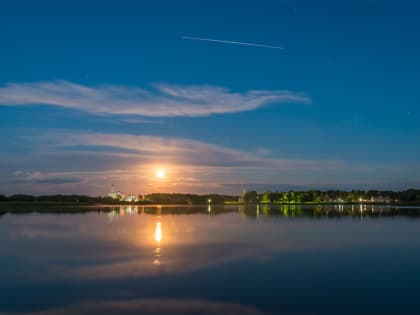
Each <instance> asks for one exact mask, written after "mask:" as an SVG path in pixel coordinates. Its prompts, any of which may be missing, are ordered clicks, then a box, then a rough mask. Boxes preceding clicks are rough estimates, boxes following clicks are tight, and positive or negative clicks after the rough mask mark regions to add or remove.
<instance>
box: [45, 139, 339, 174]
mask: <svg viewBox="0 0 420 315" xmlns="http://www.w3.org/2000/svg"><path fill="white" fill-rule="evenodd" d="M52 137H53V138H56V139H59V140H58V143H59V145H58V146H55V148H61V149H62V148H69V149H70V150H71V151H73V152H77V151H79V152H80V151H84V152H98V151H99V152H100V153H101V154H105V153H108V154H116V155H122V156H124V155H126V156H127V155H128V156H130V155H134V156H136V157H137V158H139V159H140V158H141V159H142V161H143V162H146V161H156V160H159V161H166V162H173V163H177V164H181V165H190V166H193V165H194V166H208V167H233V168H235V167H237V168H240V167H246V168H247V169H249V168H268V169H288V170H290V169H300V170H301V169H315V170H317V169H326V168H337V167H340V165H341V164H340V162H338V161H312V160H301V159H282V158H276V157H273V158H267V157H266V156H265V152H264V153H260V152H259V151H258V150H256V151H257V152H256V153H254V152H247V151H242V150H237V149H232V148H227V147H223V146H219V145H215V144H209V143H205V142H201V141H197V140H191V139H184V138H165V137H156V136H144V135H131V134H104V133H93V134H68V135H64V134H63V135H59V134H58V135H54V136H52ZM46 138H51V136H49V135H47V136H46ZM46 140H47V139H44V141H46ZM56 141H57V140H56ZM46 142H49V143H54V139H52V138H51V141H49V140H48V141H46Z"/></svg>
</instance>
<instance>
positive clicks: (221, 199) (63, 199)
mask: <svg viewBox="0 0 420 315" xmlns="http://www.w3.org/2000/svg"><path fill="white" fill-rule="evenodd" d="M238 198H239V196H230V195H218V194H209V195H195V194H175V193H174V194H168V193H153V194H148V195H144V196H141V195H140V196H139V200H138V201H135V202H129V201H124V200H123V199H118V198H111V197H108V196H107V197H103V196H98V197H92V196H85V195H47V196H32V195H11V196H5V195H0V202H2V201H3V202H26V203H28V202H30V203H63V204H65V203H70V204H138V205H147V204H166V205H167V204H196V205H201V204H208V203H211V204H224V203H229V202H237V201H238Z"/></svg>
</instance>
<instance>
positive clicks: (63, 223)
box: [0, 205, 420, 315]
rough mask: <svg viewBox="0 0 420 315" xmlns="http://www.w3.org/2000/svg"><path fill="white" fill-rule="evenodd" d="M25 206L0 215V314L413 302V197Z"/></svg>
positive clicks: (254, 310)
mask: <svg viewBox="0 0 420 315" xmlns="http://www.w3.org/2000/svg"><path fill="white" fill-rule="evenodd" d="M32 210H33V209H32ZM35 210H36V211H28V212H23V213H21V214H16V213H9V212H7V211H4V212H3V213H2V215H1V216H0V266H1V268H0V292H1V297H0V313H2V314H12V313H13V314H15V313H18V314H66V315H67V314H413V313H417V314H418V313H420V298H419V296H420V220H419V219H420V216H419V214H420V209H419V208H415V207H392V206H371V205H362V206H359V205H353V206H351V205H349V206H344V205H332V206H263V205H260V206H246V207H245V206H161V207H159V206H146V207H143V206H122V207H102V208H86V209H79V210H80V211H79V210H77V209H76V210H77V211H74V209H64V210H63V209H50V208H49V209H47V210H45V209H35ZM44 210H45V211H44ZM43 212H47V213H43ZM71 212H76V213H71ZM77 212H78V213H77Z"/></svg>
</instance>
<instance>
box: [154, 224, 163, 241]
mask: <svg viewBox="0 0 420 315" xmlns="http://www.w3.org/2000/svg"><path fill="white" fill-rule="evenodd" d="M161 239H162V228H161V225H160V222H156V229H155V241H156V242H158V243H159V242H160V240H161Z"/></svg>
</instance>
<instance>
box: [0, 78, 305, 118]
mask: <svg viewBox="0 0 420 315" xmlns="http://www.w3.org/2000/svg"><path fill="white" fill-rule="evenodd" d="M310 102H311V99H310V98H309V97H308V96H307V95H305V94H303V93H297V92H293V91H288V90H249V91H245V92H232V91H230V90H228V89H226V88H223V87H218V86H210V85H203V86H182V85H166V84H158V85H154V86H153V87H152V88H148V89H145V88H139V87H126V86H117V85H103V86H85V85H81V84H77V83H72V82H68V81H53V82H35V83H8V84H6V85H4V86H2V87H0V105H5V106H16V105H35V104H37V105H53V106H60V107H65V108H73V109H77V110H82V111H87V112H90V113H97V114H132V115H141V116H150V117H165V116H208V115H212V114H226V113H236V112H242V111H250V110H255V109H257V108H260V107H263V106H266V105H267V104H282V103H302V104H308V103H310Z"/></svg>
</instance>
